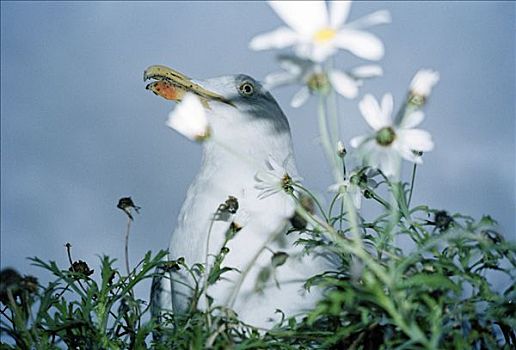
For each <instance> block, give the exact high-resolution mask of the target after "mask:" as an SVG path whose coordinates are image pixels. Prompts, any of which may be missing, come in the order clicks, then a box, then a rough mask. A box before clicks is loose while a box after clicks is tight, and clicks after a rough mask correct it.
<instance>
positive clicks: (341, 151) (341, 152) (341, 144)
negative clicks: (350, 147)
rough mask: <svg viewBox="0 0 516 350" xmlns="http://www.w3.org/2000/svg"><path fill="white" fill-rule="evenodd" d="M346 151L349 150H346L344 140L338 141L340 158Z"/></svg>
mask: <svg viewBox="0 0 516 350" xmlns="http://www.w3.org/2000/svg"><path fill="white" fill-rule="evenodd" d="M346 153H348V152H347V151H346V147H344V143H342V141H339V142H337V155H338V156H339V157H340V158H344V157H345V156H346Z"/></svg>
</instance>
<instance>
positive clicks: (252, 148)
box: [144, 66, 326, 328]
mask: <svg viewBox="0 0 516 350" xmlns="http://www.w3.org/2000/svg"><path fill="white" fill-rule="evenodd" d="M147 79H154V80H155V81H154V82H152V83H151V84H149V85H148V86H147V88H148V89H150V90H152V91H153V92H155V93H156V94H159V95H161V96H162V97H164V98H166V99H169V100H174V101H181V100H182V99H183V97H184V95H185V94H187V93H191V94H194V95H196V96H197V97H198V98H199V99H200V101H202V104H203V105H204V108H205V111H206V114H207V120H208V121H209V124H210V135H211V136H210V137H209V138H207V139H206V140H205V141H204V142H203V143H202V146H203V157H202V164H201V169H200V171H199V173H198V175H197V176H196V177H195V179H194V181H193V183H192V184H191V186H190V188H189V189H188V192H187V195H186V199H185V202H184V204H183V206H182V209H181V212H180V214H179V218H178V222H177V227H176V228H175V230H174V231H173V233H172V236H171V239H170V245H169V251H168V252H169V259H170V260H175V259H178V258H180V257H183V258H184V260H185V261H186V263H187V264H188V265H189V266H192V265H193V264H195V263H202V264H204V263H205V262H208V264H207V266H208V268H207V270H209V269H210V268H211V267H212V266H213V258H212V257H213V255H215V254H218V253H219V252H220V249H221V247H222V246H223V244H224V241H225V233H226V232H227V231H228V229H229V228H230V225H231V224H232V222H235V223H236V224H237V225H238V226H239V227H241V230H240V231H238V233H237V234H236V236H235V237H234V238H233V239H232V240H230V241H229V243H228V245H227V247H228V248H229V253H228V254H227V255H226V257H225V259H224V263H223V266H228V267H234V268H236V269H238V271H236V270H234V271H230V272H227V273H225V274H224V275H222V277H223V278H221V279H220V280H219V281H217V282H216V283H215V284H213V285H210V286H209V288H208V289H207V295H209V296H210V297H211V298H213V304H212V305H221V306H225V307H230V308H233V310H235V311H236V313H237V314H238V316H239V318H240V319H241V320H242V321H244V322H246V323H248V324H251V325H254V326H257V327H265V328H269V327H271V326H272V325H273V323H271V318H274V317H275V316H277V314H276V315H275V311H276V310H277V309H280V310H282V311H283V312H284V313H285V314H286V315H287V316H294V315H297V314H299V313H300V312H302V311H305V310H308V309H309V308H311V307H313V306H314V305H315V303H316V301H317V299H318V298H319V296H320V292H318V291H315V290H313V289H312V290H310V292H308V291H306V290H304V288H303V283H304V282H305V281H306V279H307V278H308V277H310V276H312V275H314V274H316V273H319V272H322V271H323V270H324V266H325V264H326V262H325V261H324V260H323V259H321V258H315V257H313V256H312V255H310V256H307V255H305V254H303V249H302V247H300V246H295V245H294V244H293V243H294V241H295V240H296V239H297V238H298V235H297V234H290V235H288V236H287V235H286V232H287V230H288V228H289V217H292V215H293V214H294V212H295V202H294V200H293V199H292V197H291V196H290V195H289V194H288V193H286V192H285V191H283V188H282V186H283V185H284V183H283V185H282V181H283V182H284V181H285V180H287V182H288V180H289V179H290V180H292V179H296V178H297V177H298V173H297V169H296V165H295V161H294V156H293V148H292V140H291V135H290V127H289V124H288V121H287V119H286V117H285V115H284V114H283V112H282V111H281V109H280V107H279V105H278V104H277V102H276V101H275V100H274V98H273V97H272V95H271V94H270V93H269V92H268V91H267V90H265V89H264V88H263V87H262V85H261V84H260V83H259V82H257V81H256V80H254V79H253V78H251V77H249V76H247V75H231V76H223V77H218V78H213V79H208V80H203V81H194V80H191V79H189V78H188V77H186V76H185V75H183V74H181V73H178V72H176V71H174V70H172V69H170V68H168V67H165V66H151V67H149V68H148V69H147V70H146V71H145V74H144V80H147ZM287 176H288V177H287ZM288 185H289V184H288V183H287V186H288ZM229 196H232V197H234V198H236V200H237V201H238V209H237V210H236V213H234V212H235V210H232V211H231V210H230V211H229V212H227V211H226V212H225V214H224V215H216V214H217V212H218V213H219V214H220V213H221V211H220V210H218V209H219V207H220V205H221V204H223V203H225V201H226V200H228V198H229ZM223 208H224V206H223ZM223 208H222V209H223ZM210 227H211V228H210ZM207 249H208V250H207ZM283 253H287V254H288V257H287V255H286V254H283ZM274 254H276V256H275V257H276V258H277V259H276V260H277V261H276V264H277V262H280V265H281V266H277V267H276V268H275V269H274V270H270V269H269V267H270V266H271V260H272V257H273V256H274ZM207 256H208V257H209V259H208V258H207ZM285 257H287V259H286V262H285V263H284V264H281V262H283V261H282V260H283V259H284V258H285ZM280 260H281V261H280ZM267 269H269V270H268V271H269V272H270V271H273V275H272V276H273V277H274V278H269V279H265V278H264V277H267V276H264V275H266V274H265V273H264V272H263V271H265V270H267ZM170 275H171V278H168V277H167V274H164V277H162V278H161V279H159V280H155V281H154V282H153V290H152V291H151V299H152V302H153V309H154V311H153V313H154V315H157V314H160V313H163V312H170V311H172V312H175V313H178V312H179V313H180V312H184V311H185V310H186V308H187V307H188V306H189V301H190V298H191V296H192V287H193V285H194V280H193V278H192V277H191V275H189V274H188V273H187V272H186V271H185V269H181V270H179V271H175V272H173V273H170ZM264 279H265V284H264V285H262V288H259V289H260V290H259V291H257V286H258V285H259V284H260V281H261V282H264V281H263V280H264ZM204 281H205V278H204ZM200 283H201V285H202V283H203V278H200ZM206 299H207V298H203V297H201V298H200V299H199V304H198V305H197V307H199V308H201V309H205V308H206V307H207V303H206Z"/></svg>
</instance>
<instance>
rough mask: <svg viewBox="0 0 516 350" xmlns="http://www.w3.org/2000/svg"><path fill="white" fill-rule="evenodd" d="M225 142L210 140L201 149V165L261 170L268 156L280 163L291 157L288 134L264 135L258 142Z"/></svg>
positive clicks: (239, 169) (291, 151)
mask: <svg viewBox="0 0 516 350" xmlns="http://www.w3.org/2000/svg"><path fill="white" fill-rule="evenodd" d="M239 141H240V142H232V143H225V142H223V141H219V140H216V139H215V140H211V142H207V143H205V146H204V149H203V165H213V166H215V167H216V168H217V169H219V170H222V169H234V170H237V171H242V170H243V169H248V170H250V171H255V172H256V171H259V170H263V169H264V168H265V167H266V162H267V160H268V158H269V157H273V158H275V159H276V160H277V161H279V162H280V163H281V162H283V161H284V160H286V159H289V158H291V157H292V154H293V150H292V141H291V138H290V135H288V134H284V135H272V136H264V137H263V138H261V139H260V141H259V142H250V141H249V140H239Z"/></svg>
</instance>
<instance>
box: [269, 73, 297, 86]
mask: <svg viewBox="0 0 516 350" xmlns="http://www.w3.org/2000/svg"><path fill="white" fill-rule="evenodd" d="M296 80H297V79H296V77H295V76H293V75H292V74H290V73H289V72H274V73H270V74H267V76H266V77H265V79H264V87H265V88H266V89H267V90H270V89H272V88H275V87H277V86H282V85H287V84H293V83H295V82H296Z"/></svg>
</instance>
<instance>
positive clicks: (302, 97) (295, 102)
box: [290, 86, 310, 108]
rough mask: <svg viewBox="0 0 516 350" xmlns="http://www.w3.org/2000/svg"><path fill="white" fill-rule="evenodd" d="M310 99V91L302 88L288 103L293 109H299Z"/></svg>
mask: <svg viewBox="0 0 516 350" xmlns="http://www.w3.org/2000/svg"><path fill="white" fill-rule="evenodd" d="M309 97H310V90H309V89H308V88H307V87H306V86H304V87H302V88H301V90H299V91H298V92H296V93H295V95H294V97H292V100H291V101H290V105H291V106H292V107H294V108H298V107H301V106H302V105H303V104H304V103H305V102H306V100H308V98H309Z"/></svg>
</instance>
